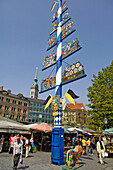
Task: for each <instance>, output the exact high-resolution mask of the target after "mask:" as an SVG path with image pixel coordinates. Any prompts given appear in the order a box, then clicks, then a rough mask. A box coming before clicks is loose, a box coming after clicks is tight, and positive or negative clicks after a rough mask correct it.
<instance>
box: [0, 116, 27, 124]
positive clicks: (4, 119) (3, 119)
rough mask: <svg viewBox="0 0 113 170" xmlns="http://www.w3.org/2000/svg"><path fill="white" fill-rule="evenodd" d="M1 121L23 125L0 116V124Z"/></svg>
mask: <svg viewBox="0 0 113 170" xmlns="http://www.w3.org/2000/svg"><path fill="white" fill-rule="evenodd" d="M1 121H7V122H10V123H15V124H18V125H24V124H23V123H20V122H17V121H14V120H11V119H6V118H5V117H2V116H0V123H1Z"/></svg>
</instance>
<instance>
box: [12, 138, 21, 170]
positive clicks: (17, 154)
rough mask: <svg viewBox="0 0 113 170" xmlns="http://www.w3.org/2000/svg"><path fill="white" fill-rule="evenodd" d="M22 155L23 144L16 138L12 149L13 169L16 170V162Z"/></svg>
mask: <svg viewBox="0 0 113 170" xmlns="http://www.w3.org/2000/svg"><path fill="white" fill-rule="evenodd" d="M22 153H23V144H22V142H21V140H20V137H18V138H17V142H16V143H14V147H13V157H14V166H13V169H15V170H16V169H17V166H18V162H19V159H20V156H22Z"/></svg>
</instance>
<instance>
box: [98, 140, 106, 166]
mask: <svg viewBox="0 0 113 170" xmlns="http://www.w3.org/2000/svg"><path fill="white" fill-rule="evenodd" d="M97 153H98V155H99V159H100V163H101V165H103V164H104V161H103V159H104V155H105V146H104V142H103V141H102V140H101V137H99V141H98V142H97Z"/></svg>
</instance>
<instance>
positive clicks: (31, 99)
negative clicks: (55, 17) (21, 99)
mask: <svg viewBox="0 0 113 170" xmlns="http://www.w3.org/2000/svg"><path fill="white" fill-rule="evenodd" d="M27 99H28V100H29V101H30V102H37V103H44V101H45V100H43V99H34V98H29V97H27Z"/></svg>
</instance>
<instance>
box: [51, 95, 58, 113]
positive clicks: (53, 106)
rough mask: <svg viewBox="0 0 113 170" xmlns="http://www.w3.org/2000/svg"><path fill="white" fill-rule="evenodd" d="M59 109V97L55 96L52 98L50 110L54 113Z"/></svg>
mask: <svg viewBox="0 0 113 170" xmlns="http://www.w3.org/2000/svg"><path fill="white" fill-rule="evenodd" d="M59 107H60V95H56V96H55V97H53V101H52V103H51V108H52V110H53V111H54V112H56V111H57V110H58V109H59Z"/></svg>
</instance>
